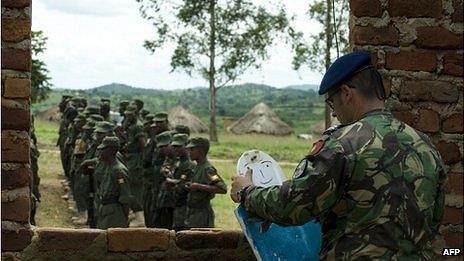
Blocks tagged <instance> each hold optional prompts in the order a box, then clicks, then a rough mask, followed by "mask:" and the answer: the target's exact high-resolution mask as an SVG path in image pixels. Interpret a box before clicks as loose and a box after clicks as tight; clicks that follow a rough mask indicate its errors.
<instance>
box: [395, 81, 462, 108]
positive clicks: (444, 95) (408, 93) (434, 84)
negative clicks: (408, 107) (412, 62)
mask: <svg viewBox="0 0 464 261" xmlns="http://www.w3.org/2000/svg"><path fill="white" fill-rule="evenodd" d="M458 98H459V91H458V89H457V88H456V86H454V85H453V84H452V83H450V82H445V81H405V82H404V83H403V85H402V86H401V89H400V100H401V101H435V102H445V103H448V102H456V101H457V100H458Z"/></svg>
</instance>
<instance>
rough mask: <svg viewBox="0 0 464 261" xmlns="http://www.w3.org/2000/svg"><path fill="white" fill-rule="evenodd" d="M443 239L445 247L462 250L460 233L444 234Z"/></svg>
mask: <svg viewBox="0 0 464 261" xmlns="http://www.w3.org/2000/svg"><path fill="white" fill-rule="evenodd" d="M444 237H445V242H446V246H448V247H452V248H461V249H462V247H463V241H462V232H461V233H448V234H445V235H444ZM456 260H457V259H456Z"/></svg>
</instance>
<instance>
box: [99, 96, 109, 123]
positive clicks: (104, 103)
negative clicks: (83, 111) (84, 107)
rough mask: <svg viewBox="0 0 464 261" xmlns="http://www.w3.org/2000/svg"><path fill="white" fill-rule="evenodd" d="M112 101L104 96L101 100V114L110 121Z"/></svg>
mask: <svg viewBox="0 0 464 261" xmlns="http://www.w3.org/2000/svg"><path fill="white" fill-rule="evenodd" d="M110 110H111V106H110V101H109V99H107V98H102V99H101V102H100V115H101V116H102V117H103V120H105V121H108V122H110V121H111V119H110Z"/></svg>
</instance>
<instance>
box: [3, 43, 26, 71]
mask: <svg viewBox="0 0 464 261" xmlns="http://www.w3.org/2000/svg"><path fill="white" fill-rule="evenodd" d="M31 65H32V62H31V50H20V49H4V48H2V69H11V70H18V71H28V72H30V71H31Z"/></svg>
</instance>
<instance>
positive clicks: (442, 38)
mask: <svg viewBox="0 0 464 261" xmlns="http://www.w3.org/2000/svg"><path fill="white" fill-rule="evenodd" d="M416 31H417V34H416V35H417V39H416V40H415V41H414V43H415V45H416V46H417V47H420V48H433V49H434V48H440V49H462V47H463V44H462V40H463V38H462V34H459V35H458V34H455V33H453V32H451V31H448V30H447V29H445V28H443V27H438V26H430V27H429V26H425V27H418V28H416Z"/></svg>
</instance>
